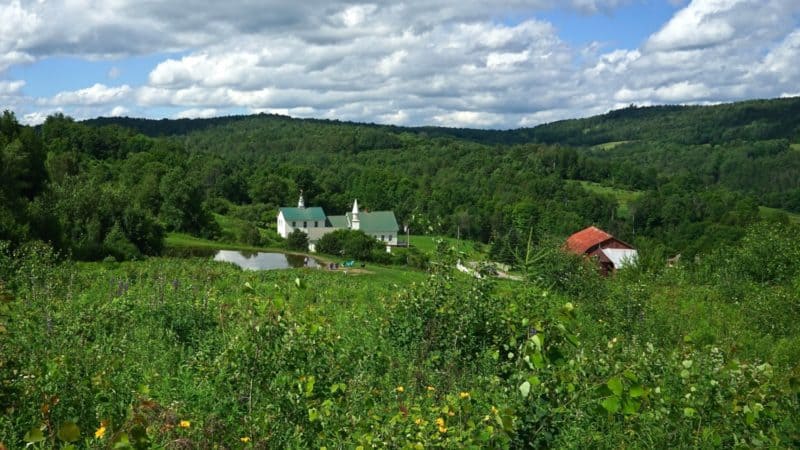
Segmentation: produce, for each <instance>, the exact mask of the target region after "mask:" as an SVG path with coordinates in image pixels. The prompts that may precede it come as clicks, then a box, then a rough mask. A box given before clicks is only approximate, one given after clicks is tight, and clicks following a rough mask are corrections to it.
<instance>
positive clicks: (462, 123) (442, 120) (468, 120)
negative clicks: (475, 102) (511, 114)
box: [433, 111, 503, 128]
mask: <svg viewBox="0 0 800 450" xmlns="http://www.w3.org/2000/svg"><path fill="white" fill-rule="evenodd" d="M433 119H434V120H435V121H437V122H439V124H442V125H446V126H451V127H470V128H475V127H478V128H486V127H491V126H492V125H496V124H499V123H501V122H502V121H503V118H502V117H501V116H500V115H499V114H490V113H484V112H479V111H453V112H449V113H444V114H439V115H436V116H433Z"/></svg>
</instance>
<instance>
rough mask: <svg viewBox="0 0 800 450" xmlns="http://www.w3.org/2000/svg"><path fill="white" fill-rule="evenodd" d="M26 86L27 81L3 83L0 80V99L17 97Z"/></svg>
mask: <svg viewBox="0 0 800 450" xmlns="http://www.w3.org/2000/svg"><path fill="white" fill-rule="evenodd" d="M23 86H25V80H14V81H3V80H0V97H3V96H8V95H16V94H18V93H19V92H20V91H21V90H22V87H23Z"/></svg>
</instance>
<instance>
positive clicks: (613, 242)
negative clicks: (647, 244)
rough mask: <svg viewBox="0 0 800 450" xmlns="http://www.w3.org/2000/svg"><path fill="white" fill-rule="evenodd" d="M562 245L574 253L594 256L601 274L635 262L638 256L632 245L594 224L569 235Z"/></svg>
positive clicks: (606, 273)
mask: <svg viewBox="0 0 800 450" xmlns="http://www.w3.org/2000/svg"><path fill="white" fill-rule="evenodd" d="M564 247H565V249H566V250H567V251H569V252H572V253H575V254H576V255H585V256H587V257H589V258H594V259H595V260H596V261H597V263H598V264H599V265H600V272H601V273H602V274H603V275H608V274H609V273H611V272H613V271H615V270H617V269H620V268H622V267H625V266H626V265H628V264H633V263H635V262H636V258H637V257H638V253H637V251H636V249H635V248H633V246H631V245H630V244H628V243H626V242H623V241H621V240H619V239H617V238H615V237H614V236H612V235H611V234H609V233H606V232H605V231H603V230H601V229H600V228H597V227H594V226H591V227H589V228H585V229H583V230H581V231H578V232H577V233H575V234H573V235H572V236H570V237H569V238H568V239H567V242H566V244H565V245H564Z"/></svg>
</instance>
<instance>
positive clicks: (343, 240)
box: [317, 230, 391, 261]
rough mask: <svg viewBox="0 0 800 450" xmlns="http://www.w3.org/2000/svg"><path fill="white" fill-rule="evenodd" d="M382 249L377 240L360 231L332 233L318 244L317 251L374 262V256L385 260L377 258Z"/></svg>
mask: <svg viewBox="0 0 800 450" xmlns="http://www.w3.org/2000/svg"><path fill="white" fill-rule="evenodd" d="M381 247H382V246H381V245H380V243H378V241H377V240H375V238H373V237H372V236H370V235H368V234H366V233H364V232H363V231H359V230H336V231H332V232H330V233H328V234H326V235H324V236H322V238H320V240H319V241H318V242H317V251H319V252H321V253H327V254H329V255H339V256H342V257H345V258H352V259H359V260H364V261H373V259H372V258H373V256H375V257H378V258H381V260H385V257H384V256H382V255H381V256H377V250H379V249H381ZM373 251H375V253H373ZM384 254H385V252H384ZM390 258H391V257H390Z"/></svg>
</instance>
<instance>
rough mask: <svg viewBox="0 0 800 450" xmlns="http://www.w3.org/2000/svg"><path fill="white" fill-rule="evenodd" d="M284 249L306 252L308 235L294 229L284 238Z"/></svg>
mask: <svg viewBox="0 0 800 450" xmlns="http://www.w3.org/2000/svg"><path fill="white" fill-rule="evenodd" d="M286 248H288V249H289V250H298V251H308V235H307V234H305V233H304V232H302V231H301V230H298V229H295V230H294V231H292V232H291V233H290V234H289V237H288V238H286Z"/></svg>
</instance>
